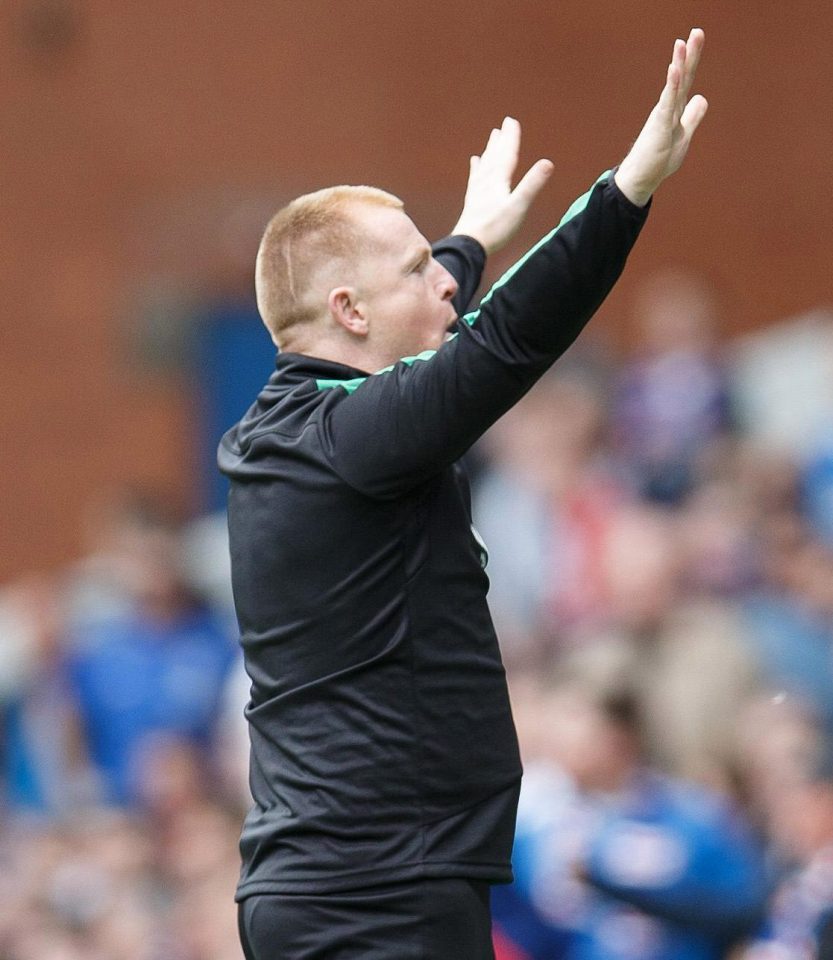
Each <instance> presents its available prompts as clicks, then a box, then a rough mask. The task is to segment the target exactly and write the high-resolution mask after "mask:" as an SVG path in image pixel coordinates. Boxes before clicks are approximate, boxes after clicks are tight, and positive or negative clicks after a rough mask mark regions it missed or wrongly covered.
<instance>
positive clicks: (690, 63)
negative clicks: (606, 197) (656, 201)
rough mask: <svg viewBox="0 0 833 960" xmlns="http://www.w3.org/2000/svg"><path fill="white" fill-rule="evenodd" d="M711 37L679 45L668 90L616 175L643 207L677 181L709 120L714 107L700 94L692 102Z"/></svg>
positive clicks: (698, 33)
mask: <svg viewBox="0 0 833 960" xmlns="http://www.w3.org/2000/svg"><path fill="white" fill-rule="evenodd" d="M704 42H705V35H704V34H703V31H702V30H699V29H694V30H692V31H691V33H690V34H689V37H688V41H687V42H684V41H683V40H677V41H675V43H674V53H673V56H672V58H671V63H670V64H669V67H668V73H667V76H666V79H665V87H664V88H663V91H662V93H661V94H660V98H659V101H658V102H657V105H656V106H655V107H654V109H653V110H652V111H651V113H650V115H649V117H648V119H647V120H646V121H645V126H644V127H643V128H642V130H641V132H640V134H639V136H638V137H637V138H636V142H635V143H634V145H633V146H632V147H631V149H630V151H629V153H628V155H627V156H626V157H625V159H624V160H623V161H622V163H621V165H620V166H619V169H618V170H617V171H616V176H615V180H616V185H617V186H618V187H619V189H620V190H621V191H622V193H624V194H625V196H626V197H627V198H628V199H629V200H630V201H632V202H633V203H635V204H636V205H637V206H639V207H644V206H645V204H646V203H647V202H648V200H650V198H651V195H652V194H653V193H654V191H655V190H656V189H657V187H658V186H659V185H660V184H661V183H662V181H663V180H664V179H665V178H666V177H669V176H671V174H672V173H674V172H675V171H676V170H677V169H679V167H680V164H681V163H682V162H683V160H684V159H685V155H686V153H688V148H689V144H690V143H691V138H692V137H693V136H694V131H695V130H696V129H697V127H698V126H699V125H700V121H701V120H702V119H703V117H704V116H705V115H706V110H707V109H708V103H707V102H706V99H705V97H702V96H700V95H699V94H698V95H697V96H695V97H692V98H691V100H689V99H688V93H689V90H690V89H691V84H692V82H693V81H694V74H695V72H696V71H697V64H698V63H699V62H700V55H701V53H702V52H703V44H704Z"/></svg>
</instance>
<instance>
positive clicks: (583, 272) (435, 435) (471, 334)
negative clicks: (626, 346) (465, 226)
mask: <svg viewBox="0 0 833 960" xmlns="http://www.w3.org/2000/svg"><path fill="white" fill-rule="evenodd" d="M700 33H701V32H700V31H693V32H692V37H693V38H694V40H693V41H692V49H693V54H692V57H691V59H690V60H688V68H687V69H684V68H685V61H686V55H685V51H684V50H681V49H680V47H679V44H678V45H675V53H674V57H675V62H674V63H672V69H670V70H669V72H668V79H667V82H666V86H665V89H664V90H663V93H662V96H661V98H660V102H659V103H658V105H657V107H656V108H655V109H654V111H652V113H651V116H650V117H649V118H648V121H647V122H646V124H645V127H644V129H643V131H642V133H640V135H639V137H638V138H637V140H636V142H635V143H634V146H633V148H632V150H631V151H630V153H629V154H628V157H627V158H626V160H625V161H623V162H622V165H621V166H620V168H619V171H618V172H617V174H616V176H615V178H614V177H613V176H612V175H610V173H606V174H604V175H602V177H600V178H599V180H598V181H597V182H596V184H595V185H594V186H593V187H592V188H591V189H590V190H589V191H588V192H587V193H586V194H585V195H584V196H583V197H581V198H579V200H577V201H576V203H574V204H573V206H572V207H570V209H569V210H568V212H567V214H565V216H564V218H563V219H562V221H561V223H560V224H559V225H558V226H557V227H556V228H555V229H554V230H553V231H552V232H551V233H549V234H548V235H547V236H546V237H544V238H543V239H542V240H541V241H540V242H539V243H537V244H536V245H535V246H534V247H533V248H532V250H530V251H529V252H528V253H527V254H526V255H525V256H524V257H522V258H521V260H520V261H519V262H518V263H517V264H515V266H514V267H512V268H511V269H510V270H509V271H507V273H506V274H505V275H504V276H503V277H501V278H500V279H499V280H498V281H497V283H495V285H494V286H493V287H492V289H491V290H490V291H489V293H488V294H487V295H486V297H484V299H483V301H482V302H481V304H480V307H479V309H478V310H476V311H475V312H474V313H471V314H468V315H467V316H466V317H464V318H463V322H461V323H460V324H459V332H458V334H457V335H456V336H455V337H454V339H452V340H451V341H450V342H448V343H445V344H444V345H443V346H442V347H441V348H440V349H439V350H438V351H436V352H432V351H427V352H426V353H424V354H420V356H419V357H415V358H414V357H411V358H407V359H403V360H402V361H400V362H399V363H396V364H394V365H393V366H392V367H390V368H386V369H385V370H383V371H379V372H378V373H377V374H375V375H373V376H370V377H366V378H360V379H359V380H351V381H349V382H347V383H346V384H345V385H344V387H343V390H344V393H346V394H347V396H346V397H345V396H344V393H340V392H339V391H340V390H341V388H340V387H339V385H338V384H336V383H335V382H332V383H331V382H328V388H331V389H333V390H334V391H335V392H334V395H333V398H332V401H330V402H328V403H327V404H325V405H324V407H323V409H322V420H321V422H320V426H321V429H322V430H323V441H324V446H325V449H327V450H328V451H329V454H330V457H331V462H332V464H333V466H334V467H335V469H336V470H337V471H338V472H339V473H340V474H341V475H342V477H343V478H344V479H345V480H346V481H347V482H348V483H351V484H352V485H353V486H355V487H356V488H357V489H359V490H361V491H363V492H366V493H369V494H371V495H376V496H382V497H385V496H395V495H396V494H397V493H399V492H401V491H402V490H403V489H407V488H409V487H412V486H414V485H416V484H418V483H420V482H421V481H423V480H425V479H426V478H427V477H429V476H431V475H432V474H434V473H436V472H437V471H438V470H440V469H442V468H443V467H445V466H447V465H448V464H449V463H451V462H452V461H454V460H456V459H457V458H458V457H459V456H461V455H462V454H463V453H464V452H465V451H466V450H467V449H468V447H469V446H470V445H471V444H472V443H473V442H474V441H475V440H477V438H478V437H479V436H480V435H481V434H482V433H483V432H484V431H485V430H487V429H488V427H489V426H491V424H492V423H494V421H495V420H496V419H497V418H498V417H499V416H500V415H501V414H503V413H504V412H505V411H506V410H507V409H508V408H509V407H511V406H512V405H513V404H514V403H515V402H516V401H517V400H518V399H519V398H520V397H521V396H522V395H523V394H524V393H525V392H526V391H527V390H528V389H529V388H530V387H531V386H532V384H533V383H534V382H535V380H537V379H538V378H539V377H540V376H541V375H542V374H543V373H544V371H545V370H546V369H547V368H548V367H549V366H550V365H551V364H552V363H553V362H554V361H555V360H556V359H557V358H558V357H559V356H560V355H561V354H562V353H563V352H564V351H565V350H566V349H567V348H568V347H569V346H570V344H571V343H572V342H573V341H574V340H575V338H576V337H577V336H578V334H579V333H580V332H581V330H582V328H583V327H584V325H585V324H586V323H587V321H588V320H589V319H590V317H591V316H592V315H593V313H594V312H595V311H596V309H597V308H598V306H599V305H600V304H601V302H602V300H603V299H604V298H605V296H606V295H607V293H608V292H609V290H610V289H611V287H612V286H613V284H614V283H615V282H616V279H617V278H618V276H619V274H620V273H621V271H622V269H623V268H624V265H625V261H626V259H627V255H628V253H629V251H630V249H631V247H632V245H633V244H634V242H635V241H636V238H637V236H638V234H639V231H640V229H641V227H642V223H643V222H644V220H645V216H646V213H647V211H646V209H645V206H646V205H647V202H648V200H649V199H650V196H651V194H652V193H653V191H654V190H655V189H656V187H657V186H658V184H659V183H660V182H661V181H662V179H664V178H665V177H666V176H668V175H669V174H670V173H672V172H673V170H674V169H676V167H678V166H679V164H680V163H681V162H682V159H683V157H684V156H685V152H686V150H687V148H688V143H689V142H690V139H691V135H692V133H693V126H694V125H696V123H699V120H700V119H701V118H702V113H703V112H704V110H705V108H704V107H703V106H702V105H701V106H699V107H697V106H695V107H691V106H690V105H689V108H685V107H684V106H680V103H681V101H684V100H685V93H684V92H683V88H684V87H685V88H686V92H687V87H688V86H689V85H690V83H691V81H692V79H693V73H694V68H695V67H696V59H697V57H698V56H699V49H700V48H701V46H702V36H701V37H700V39H699V40H698V39H697V36H698V35H699V34H700ZM683 47H685V45H683ZM691 102H692V103H695V101H694V100H692V101H691ZM704 102H705V101H703V103H704ZM684 120H685V122H687V123H689V127H688V129H687V130H686V129H684V128H683V121H684ZM678 128H682V129H683V133H682V135H681V134H680V133H679V130H678ZM680 136H682V138H683V139H682V140H681V139H680ZM507 155H508V151H507ZM533 169H535V168H533ZM622 169H624V171H625V172H624V174H622V175H621V177H620V174H621V171H622ZM528 176H529V174H527V177H528ZM524 179H526V178H524ZM620 180H621V183H620ZM523 182H524V181H523V180H522V181H521V183H523ZM530 182H531V181H530ZM519 188H520V184H519V187H516V188H515V191H509V192H508V194H506V196H511V194H512V193H517V190H518V189H519ZM538 189H540V187H539V188H538ZM517 202H518V201H517V198H516V199H515V200H514V201H509V200H507V203H508V204H510V205H511V203H517ZM524 202H525V201H524ZM467 206H468V204H467ZM526 206H527V207H528V204H527V205H526ZM518 209H523V210H525V209H526V208H525V207H524V205H523V203H522V204H521V205H520V207H519V208H518ZM509 219H510V220H511V217H510V218H509ZM520 219H522V216H521V217H520V218H519V220H520ZM461 222H463V223H465V221H464V220H463V218H462V217H461ZM518 222H519V221H518ZM505 223H506V220H504V224H505ZM458 227H459V224H458ZM501 235H505V233H502V234H501ZM495 236H496V235H495V234H492V240H494V239H495ZM484 239H486V242H489V240H488V238H484ZM480 242H483V241H482V240H481V241H480Z"/></svg>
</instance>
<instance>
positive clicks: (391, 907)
mask: <svg viewBox="0 0 833 960" xmlns="http://www.w3.org/2000/svg"><path fill="white" fill-rule="evenodd" d="M238 921H239V926H240V941H241V943H242V945H243V952H244V953H245V955H246V960H494V951H493V949H492V931H491V914H490V911H489V886H488V884H486V883H479V882H474V881H469V880H456V879H453V880H446V879H434V880H417V881H414V882H410V883H396V884H390V885H389V886H384V887H374V888H369V889H366V890H354V891H350V892H349V893H329V894H316V895H312V896H310V895H307V894H297V895H296V894H256V895H254V896H251V897H248V898H247V899H245V900H244V901H243V902H242V903H241V904H240V906H239V914H238Z"/></svg>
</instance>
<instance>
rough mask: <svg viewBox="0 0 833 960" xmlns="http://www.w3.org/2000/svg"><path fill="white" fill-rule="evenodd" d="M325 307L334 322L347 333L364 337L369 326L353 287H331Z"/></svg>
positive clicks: (362, 305) (362, 306)
mask: <svg viewBox="0 0 833 960" xmlns="http://www.w3.org/2000/svg"><path fill="white" fill-rule="evenodd" d="M327 307H328V308H329V311H330V316H331V317H332V318H333V320H335V322H336V323H337V324H338V325H339V326H341V327H344V329H345V330H346V331H347V332H348V333H352V334H353V335H354V336H357V337H366V336H367V334H368V330H369V326H368V322H367V317H366V316H365V309H364V304H363V303H362V301H361V300H359V296H358V292H357V291H356V288H355V287H333V289H332V290H331V291H330V294H329V296H328V297H327Z"/></svg>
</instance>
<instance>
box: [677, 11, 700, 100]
mask: <svg viewBox="0 0 833 960" xmlns="http://www.w3.org/2000/svg"><path fill="white" fill-rule="evenodd" d="M705 42H706V35H705V33H703V31H702V30H701V29H700V28H699V27H695V28H694V29H693V30H692V31H691V33H689V35H688V41H687V42H686V54H685V69H684V71H683V80H682V84H681V91H682V95H683V97H687V96H688V92H689V90H690V89H691V84H692V83H693V82H694V75H695V74H696V73H697V67H698V66H699V64H700V57H701V56H702V55H703V46H704V44H705Z"/></svg>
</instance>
